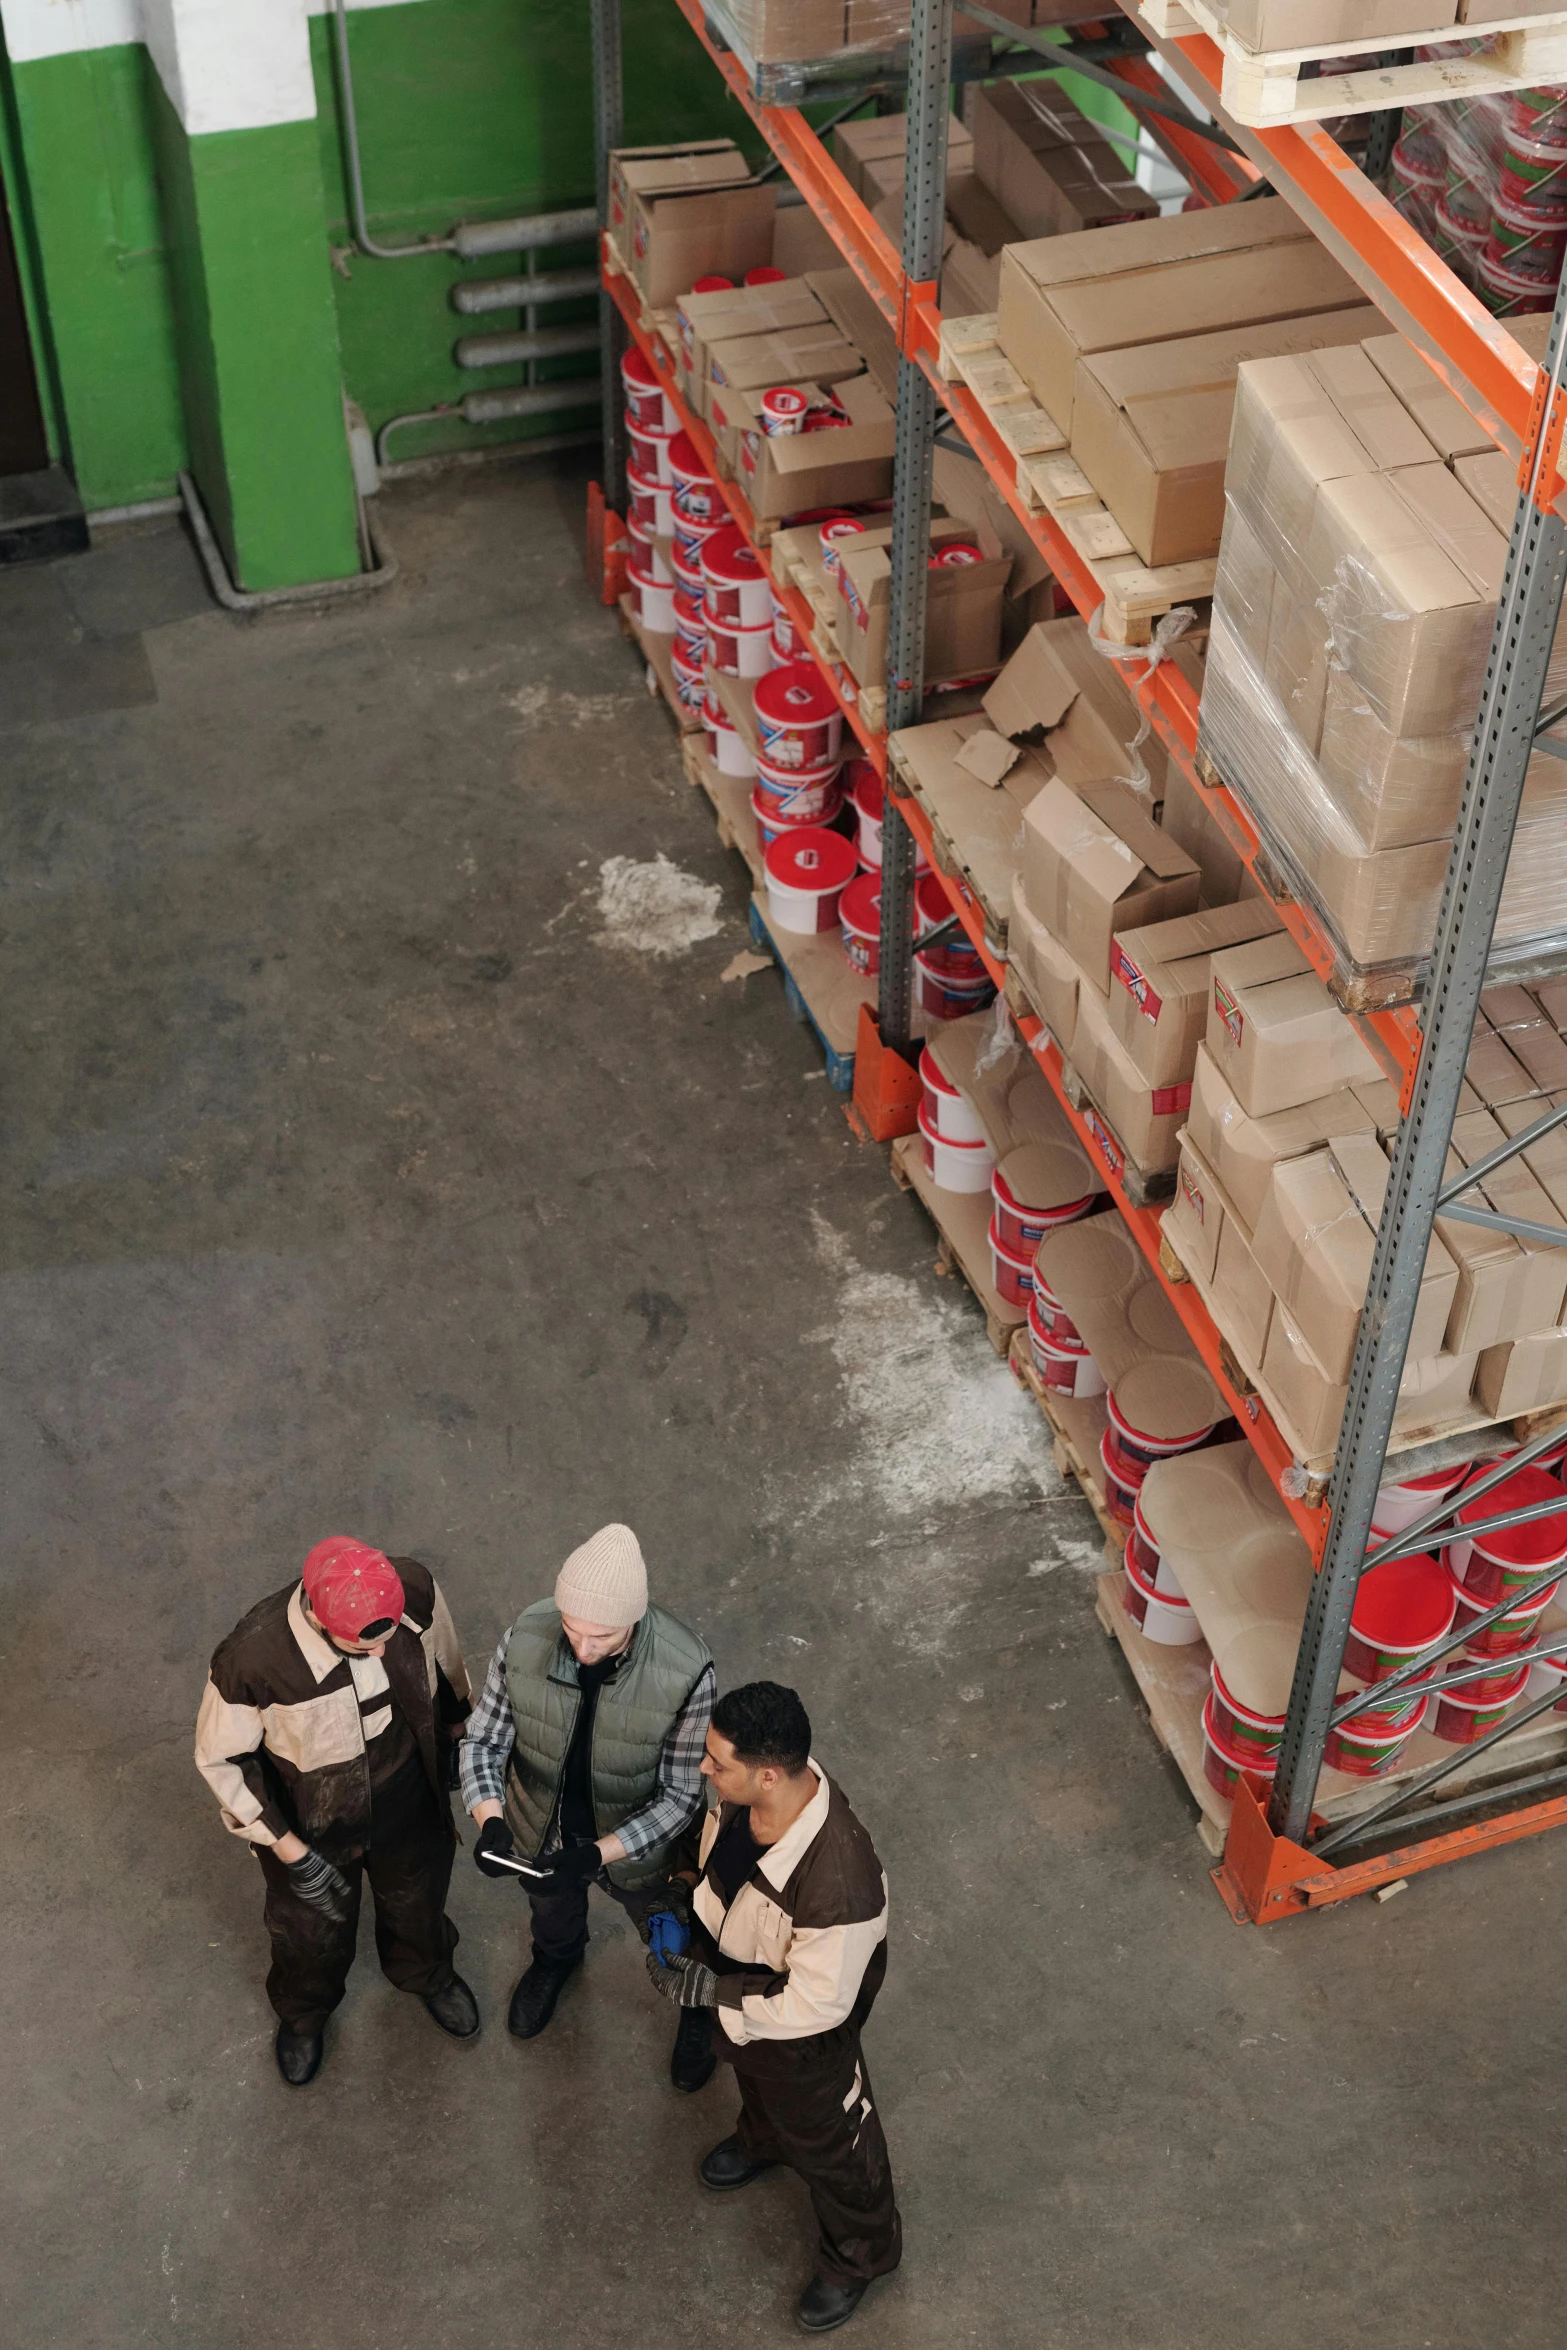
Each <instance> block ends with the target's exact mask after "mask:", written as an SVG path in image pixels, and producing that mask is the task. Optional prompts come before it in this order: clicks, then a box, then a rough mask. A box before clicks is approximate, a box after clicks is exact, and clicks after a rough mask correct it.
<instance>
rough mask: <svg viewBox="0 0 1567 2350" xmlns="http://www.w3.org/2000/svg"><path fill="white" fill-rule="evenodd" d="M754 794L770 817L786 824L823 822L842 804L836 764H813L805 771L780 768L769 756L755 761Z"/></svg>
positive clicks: (841, 789) (841, 791)
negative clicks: (821, 765) (775, 817)
mask: <svg viewBox="0 0 1567 2350" xmlns="http://www.w3.org/2000/svg"><path fill="white" fill-rule="evenodd" d="M756 795H757V798H758V800H759V801H760V802H761V803H762V805H763V806H764V807H765V808H766V810H767V813H768V814H769V815H770V816H777V817H778V818H779V819H780V820H781V821H782V822H783V823H785V824H824V823H825V822H826V821H827V817H828V813H829V811H831V812H832V813H833V814H834V815H836V813H837V811H838V810H839V809H840V808H841V807H842V806H843V787H842V785H841V784H840V783H839V781H838V770H837V768H836V767H812V768H811V769H809V770H808V772H807V773H805V774H803V775H802V774H800V773H799V772H798V770H796V769H791V768H784V769H781V770H780V769H779V768H777V767H775V766H774V765H773V764H772V761H771V760H770V759H766V758H759V759H758V760H757V762H756Z"/></svg>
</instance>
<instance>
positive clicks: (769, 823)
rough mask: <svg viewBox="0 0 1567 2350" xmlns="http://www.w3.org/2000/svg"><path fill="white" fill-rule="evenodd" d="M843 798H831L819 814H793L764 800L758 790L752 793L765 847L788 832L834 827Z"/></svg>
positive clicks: (753, 812)
mask: <svg viewBox="0 0 1567 2350" xmlns="http://www.w3.org/2000/svg"><path fill="white" fill-rule="evenodd" d="M842 806H843V802H842V801H841V800H832V799H830V800H829V801H828V803H827V805H826V807H825V808H824V809H823V810H822V813H821V814H820V815H819V816H791V815H790V814H789V812H788V810H787V809H780V808H779V807H777V806H776V805H775V804H774V802H772V801H771V800H764V799H763V797H762V795H761V793H760V792H759V791H757V790H754V789H753V791H752V793H751V813H752V815H753V816H754V817H755V818H756V829H757V833H758V835H759V837H760V839H761V843H762V846H763V848H764V849H770V848H771V847H772V845H773V843H774V841H775V840H782V839H783V838H784V836H785V834H786V833H791V832H820V831H823V830H828V831H830V830H831V829H832V825H833V820H834V818H835V817H836V816H837V815H838V813H839V810H840V809H841V808H842Z"/></svg>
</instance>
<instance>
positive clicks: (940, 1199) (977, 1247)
mask: <svg viewBox="0 0 1567 2350" xmlns="http://www.w3.org/2000/svg"><path fill="white" fill-rule="evenodd" d="M892 1174H893V1180H894V1182H895V1183H896V1184H897V1186H898V1188H899V1190H900V1191H912V1192H914V1193H916V1194H917V1195H918V1197H919V1200H920V1202H921V1204H922V1205H923V1207H924V1209H925V1212H926V1214H927V1215H928V1216H929V1218H930V1220H931V1222H932V1223H933V1224H934V1225H935V1227H936V1231H937V1234H938V1235H939V1237H940V1241H941V1246H940V1248H939V1250H938V1252H937V1256H936V1270H937V1272H938V1273H953V1272H956V1273H961V1274H962V1276H963V1279H964V1280H965V1281H966V1282H967V1284H968V1286H969V1288H970V1289H971V1290H972V1291H973V1292H974V1295H975V1297H976V1298H977V1299H978V1300H979V1303H980V1305H981V1307H982V1308H983V1310H984V1315H985V1330H986V1334H987V1335H988V1337H989V1339H990V1343H991V1345H992V1346H993V1347H994V1348H995V1350H996V1352H997V1354H998V1355H1009V1354H1010V1349H1011V1345H1012V1334H1013V1332H1014V1331H1015V1330H1017V1329H1018V1328H1019V1327H1020V1325H1021V1324H1022V1323H1023V1322H1024V1321H1025V1320H1026V1318H1027V1317H1026V1316H1025V1315H1024V1314H1023V1313H1022V1312H1021V1311H1020V1310H1019V1309H1018V1307H1016V1306H1014V1305H1009V1304H1008V1303H1007V1301H1006V1299H1005V1298H1004V1297H1003V1296H1002V1294H1001V1292H1000V1290H999V1289H997V1287H996V1285H995V1282H994V1281H993V1280H992V1279H991V1274H990V1238H989V1234H990V1193H989V1192H988V1191H983V1192H964V1191H942V1190H940V1189H939V1188H938V1186H937V1185H936V1184H935V1183H933V1182H932V1180H931V1178H930V1176H929V1175H928V1174H927V1173H926V1170H925V1150H924V1145H923V1144H922V1143H921V1141H920V1138H919V1136H918V1135H917V1134H903V1135H900V1136H899V1137H898V1140H897V1141H896V1142H895V1143H894V1144H893V1146H892Z"/></svg>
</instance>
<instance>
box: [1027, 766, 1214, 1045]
mask: <svg viewBox="0 0 1567 2350" xmlns="http://www.w3.org/2000/svg"><path fill="white" fill-rule="evenodd" d="M1198 888H1199V877H1198V872H1197V867H1196V866H1195V864H1193V862H1192V860H1191V858H1190V857H1188V856H1187V854H1186V852H1185V850H1184V849H1182V848H1181V847H1179V846H1178V844H1177V843H1176V842H1175V841H1173V840H1171V839H1170V837H1169V835H1168V833H1165V832H1161V831H1160V829H1159V827H1158V826H1157V825H1156V824H1155V823H1154V822H1153V820H1152V818H1151V817H1150V816H1149V814H1148V812H1147V810H1146V808H1145V806H1144V805H1143V803H1142V802H1140V801H1139V800H1138V799H1137V797H1136V796H1135V794H1134V793H1132V792H1130V791H1128V790H1127V788H1126V786H1125V785H1124V784H1121V783H1079V784H1076V785H1073V784H1072V783H1069V782H1067V781H1066V780H1064V779H1063V778H1062V777H1061V776H1060V775H1059V774H1057V776H1056V777H1055V778H1054V779H1053V780H1052V781H1051V782H1050V783H1049V784H1047V785H1046V787H1045V789H1044V790H1043V791H1042V792H1040V793H1039V795H1038V796H1037V798H1035V799H1034V800H1033V801H1031V802H1030V804H1029V806H1028V808H1027V809H1026V811H1025V813H1024V818H1023V891H1024V895H1025V896H1026V898H1027V899H1028V902H1029V904H1030V905H1031V906H1032V907H1033V909H1034V911H1035V913H1036V914H1037V915H1038V916H1039V917H1040V919H1041V920H1042V921H1043V922H1044V923H1045V925H1046V926H1047V928H1048V929H1050V930H1051V931H1053V932H1054V934H1055V936H1056V937H1057V938H1058V939H1059V940H1060V941H1061V943H1062V945H1063V946H1064V947H1065V948H1066V950H1067V952H1068V954H1069V955H1071V957H1072V959H1073V961H1074V962H1076V963H1078V964H1079V965H1080V966H1081V967H1082V969H1083V971H1084V972H1085V973H1086V974H1087V976H1088V978H1089V979H1090V980H1091V981H1092V982H1093V984H1094V986H1095V987H1096V988H1099V989H1101V990H1103V989H1107V988H1108V986H1109V981H1110V941H1111V939H1112V938H1113V937H1114V935H1115V933H1116V932H1117V931H1118V930H1136V929H1139V928H1141V927H1143V926H1144V925H1145V924H1147V923H1150V922H1160V921H1168V920H1170V919H1172V918H1173V917H1174V916H1176V915H1178V914H1189V913H1192V912H1194V911H1195V910H1196V905H1197V893H1198ZM1082 1017H1083V1013H1082V1007H1081V1005H1079V1007H1078V1021H1079V1025H1081V1022H1082Z"/></svg>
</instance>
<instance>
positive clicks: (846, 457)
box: [711, 375, 897, 522]
mask: <svg viewBox="0 0 1567 2350" xmlns="http://www.w3.org/2000/svg"><path fill="white" fill-rule="evenodd" d="M835 390H836V395H837V398H838V400H839V402H840V404H841V405H842V406H843V407H844V408H846V409H847V410H848V413H849V417H850V420H851V421H850V422H849V423H848V424H847V425H839V426H835V427H834V428H832V429H831V430H829V431H827V432H806V433H765V432H763V430H762V421H761V406H760V400H759V397H758V396H756V395H753V394H752V393H750V392H748V391H740V390H735V389H732V388H731V387H729V386H727V385H726V386H725V387H724V388H723V389H722V390H720V389H719V388H718V386H717V385H715V386H714V387H713V390H712V395H711V397H712V407H713V422H714V425H715V427H718V426H719V424H720V422H721V423H722V426H723V429H724V431H725V433H726V434H730V433H732V434H733V436H734V437H733V439H732V441H729V442H728V443H727V446H729V447H732V449H733V452H734V454H733V457H732V459H731V462H732V464H733V467H734V478H735V481H736V483H737V484H738V485H739V488H740V490H741V492H742V494H743V495H744V497H745V500H746V503H747V505H748V506H749V507H750V509H751V512H752V514H753V515H754V516H755V517H756V519H757V521H759V522H781V521H782V520H783V519H784V518H785V517H786V516H787V515H790V514H805V513H808V512H810V510H811V509H812V508H813V507H817V506H870V505H874V504H875V503H876V501H877V500H878V499H880V498H889V497H891V495H892V455H893V448H894V446H895V443H896V440H897V423H896V420H895V418H894V416H893V412H892V410H891V409H890V408H889V407H888V405H887V402H886V401H885V400H884V399H883V398H882V395H881V393H880V392H879V391H878V390H877V388H876V385H875V384H874V383H873V382H872V381H871V379H870V377H869V376H868V375H855V376H850V377H849V378H848V379H847V380H846V381H841V382H839V383H838V384H837V385H836V386H835Z"/></svg>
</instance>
